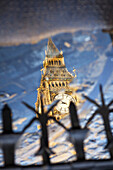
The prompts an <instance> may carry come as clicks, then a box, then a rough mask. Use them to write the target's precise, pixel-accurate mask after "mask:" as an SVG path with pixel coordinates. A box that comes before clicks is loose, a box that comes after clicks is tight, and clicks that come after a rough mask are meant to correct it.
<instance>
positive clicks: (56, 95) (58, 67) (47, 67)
mask: <svg viewBox="0 0 113 170" xmlns="http://www.w3.org/2000/svg"><path fill="white" fill-rule="evenodd" d="M45 55H46V56H45V60H44V61H43V68H42V69H41V74H42V75H41V82H40V87H39V88H38V89H37V90H38V94H37V101H36V103H35V105H36V110H38V111H39V112H40V95H41V93H42V94H43V103H44V105H49V104H51V103H52V102H53V101H54V100H55V99H60V100H62V101H60V102H59V104H58V108H57V107H56V109H54V111H53V113H52V114H55V113H56V114H61V113H63V114H64V113H65V112H68V109H66V107H68V105H69V103H67V100H69V101H71V100H73V101H76V96H73V95H72V94H73V89H72V88H70V87H69V84H70V82H72V80H73V78H74V76H73V75H72V74H71V73H69V72H68V70H67V68H66V66H65V62H64V57H63V52H62V51H61V52H59V50H58V49H57V48H56V46H55V44H54V43H53V41H52V39H51V38H49V40H48V45H47V50H46V51H45ZM62 90H64V91H65V92H64V94H63V93H61V94H60V92H61V91H62ZM66 98H67V100H66Z"/></svg>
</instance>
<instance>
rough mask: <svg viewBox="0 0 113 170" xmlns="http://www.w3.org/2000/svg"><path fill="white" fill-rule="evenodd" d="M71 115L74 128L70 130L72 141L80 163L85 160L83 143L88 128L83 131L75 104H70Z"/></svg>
mask: <svg viewBox="0 0 113 170" xmlns="http://www.w3.org/2000/svg"><path fill="white" fill-rule="evenodd" d="M69 113H70V119H71V126H72V127H71V129H69V135H70V141H71V142H72V143H73V145H74V147H75V150H76V154H77V160H78V161H81V160H85V153H84V148H83V141H84V139H85V136H86V134H87V132H88V129H87V128H85V129H81V127H80V124H79V119H78V115H77V109H76V106H75V104H74V103H73V102H70V106H69Z"/></svg>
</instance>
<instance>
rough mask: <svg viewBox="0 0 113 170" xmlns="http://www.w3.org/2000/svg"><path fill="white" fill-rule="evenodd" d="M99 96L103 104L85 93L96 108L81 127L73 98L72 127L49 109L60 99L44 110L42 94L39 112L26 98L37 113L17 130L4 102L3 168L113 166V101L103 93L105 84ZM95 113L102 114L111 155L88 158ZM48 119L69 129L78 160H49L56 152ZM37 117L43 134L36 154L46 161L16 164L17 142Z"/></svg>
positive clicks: (70, 111) (71, 104)
mask: <svg viewBox="0 0 113 170" xmlns="http://www.w3.org/2000/svg"><path fill="white" fill-rule="evenodd" d="M100 96H101V104H100V105H99V104H98V103H97V102H96V101H95V100H93V99H90V98H89V97H88V96H85V95H83V97H84V98H85V99H86V100H88V101H89V102H91V103H93V104H94V105H95V106H96V108H97V109H96V110H95V112H94V113H93V114H92V116H91V117H90V118H89V120H88V121H87V123H86V125H85V127H84V128H81V126H80V123H79V118H78V114H77V109H76V106H75V104H74V103H73V102H70V106H69V115H70V120H71V128H69V129H67V128H66V127H65V126H64V125H63V124H62V123H61V122H60V121H58V120H56V118H55V117H52V116H50V115H49V112H50V111H51V110H52V109H53V108H54V107H55V106H56V105H57V103H58V102H59V100H57V101H54V102H53V103H52V104H51V106H50V107H49V108H48V110H47V111H46V112H44V105H43V96H42V95H41V113H38V112H37V111H36V110H35V109H34V108H33V107H31V106H30V105H28V104H27V103H25V102H22V103H23V104H24V105H25V106H26V107H28V108H29V109H30V110H31V111H33V112H34V113H35V114H36V116H35V117H34V118H33V119H32V120H31V121H30V122H29V123H28V125H27V126H25V127H24V129H23V131H22V132H21V133H14V132H13V129H12V116H11V114H12V113H11V109H10V108H9V106H8V105H7V104H5V105H4V108H3V109H2V121H3V132H2V133H1V134H0V146H1V148H2V150H3V156H4V167H1V168H5V169H7V168H14V169H15V168H20V169H25V168H30V169H32V168H33V169H35V168H39V169H40V168H43V167H46V168H45V169H55V168H56V169H99V168H103V169H107V168H111V169H112V167H113V162H112V160H113V136H112V132H111V127H110V121H109V114H110V113H111V112H113V108H112V107H111V105H112V104H113V100H111V102H110V103H109V104H105V100H104V95H103V91H102V86H101V85H100ZM96 114H100V115H101V117H102V119H103V123H104V129H105V132H106V138H107V145H106V148H107V149H108V150H109V153H110V159H107V160H95V161H94V160H86V159H85V152H84V139H85V137H86V135H87V133H88V131H89V130H88V128H87V126H88V124H89V123H90V122H91V120H92V119H93V118H94V116H95V115H96ZM48 120H53V121H55V122H56V123H57V124H58V125H59V126H61V127H63V128H64V129H65V130H66V131H68V134H69V139H70V142H71V143H72V144H73V146H74V149H75V151H76V155H77V160H76V161H74V162H69V163H62V164H52V163H51V161H50V155H51V154H53V153H54V152H53V151H52V150H51V149H50V147H49V141H48V129H47V123H48ZM34 121H39V122H40V125H41V130H42V135H41V138H40V148H39V150H38V151H37V152H36V153H35V155H42V157H43V164H42V165H41V166H39V165H32V166H24V167H23V166H18V165H16V164H15V144H16V142H17V141H18V139H19V137H20V136H21V134H22V133H24V131H25V130H26V129H27V128H28V127H29V126H31V124H32V123H33V122H34Z"/></svg>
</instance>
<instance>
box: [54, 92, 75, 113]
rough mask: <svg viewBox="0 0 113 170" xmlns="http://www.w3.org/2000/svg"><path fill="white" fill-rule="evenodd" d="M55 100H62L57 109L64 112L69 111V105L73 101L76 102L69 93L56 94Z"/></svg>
mask: <svg viewBox="0 0 113 170" xmlns="http://www.w3.org/2000/svg"><path fill="white" fill-rule="evenodd" d="M55 100H60V102H59V103H58V104H57V106H56V109H57V110H58V111H59V112H60V113H62V114H65V113H69V105H70V102H71V101H72V102H74V103H75V99H74V98H73V97H72V96H70V95H68V94H58V95H57V96H55Z"/></svg>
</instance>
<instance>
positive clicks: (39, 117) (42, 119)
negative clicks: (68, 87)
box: [23, 95, 66, 165]
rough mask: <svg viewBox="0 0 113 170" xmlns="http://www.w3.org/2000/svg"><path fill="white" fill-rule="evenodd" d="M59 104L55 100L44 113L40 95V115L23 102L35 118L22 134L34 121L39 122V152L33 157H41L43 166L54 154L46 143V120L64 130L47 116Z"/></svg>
mask: <svg viewBox="0 0 113 170" xmlns="http://www.w3.org/2000/svg"><path fill="white" fill-rule="evenodd" d="M58 102H59V100H56V101H54V102H53V103H52V105H51V106H50V108H49V109H48V110H47V112H45V113H44V106H43V98H42V95H41V113H39V112H38V111H36V110H35V109H34V108H33V107H31V106H30V105H28V104H27V103H25V102H23V104H24V105H25V106H27V107H28V108H29V109H30V110H32V111H33V112H35V114H36V116H37V117H35V118H33V119H32V120H31V121H30V123H29V124H28V125H27V126H26V127H25V128H24V129H23V132H24V131H25V130H26V129H27V128H28V127H29V126H30V125H31V124H32V123H33V122H34V121H35V120H36V121H39V122H40V124H41V130H42V137H41V139H40V142H41V146H40V149H39V151H38V152H37V153H36V154H35V155H39V154H41V155H42V156H43V164H44V165H45V164H50V159H49V155H50V154H53V153H54V152H53V151H51V149H50V148H49V142H48V130H47V122H48V120H54V121H55V122H56V123H58V124H59V125H60V126H62V127H63V128H64V129H66V128H65V126H64V125H63V124H62V123H60V122H58V121H57V120H56V119H55V117H52V116H49V112H50V111H52V109H53V108H54V107H55V106H56V105H57V103H58Z"/></svg>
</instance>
